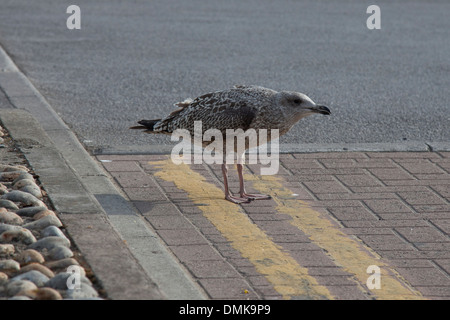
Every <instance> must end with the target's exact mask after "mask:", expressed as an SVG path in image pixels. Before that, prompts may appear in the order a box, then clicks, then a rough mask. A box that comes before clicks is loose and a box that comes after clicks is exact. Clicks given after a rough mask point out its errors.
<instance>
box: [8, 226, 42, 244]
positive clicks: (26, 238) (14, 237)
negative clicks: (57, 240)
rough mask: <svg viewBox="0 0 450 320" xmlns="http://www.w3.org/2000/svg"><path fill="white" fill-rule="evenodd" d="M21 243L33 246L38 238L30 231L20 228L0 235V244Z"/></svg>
mask: <svg viewBox="0 0 450 320" xmlns="http://www.w3.org/2000/svg"><path fill="white" fill-rule="evenodd" d="M14 241H16V242H21V243H24V244H32V243H34V242H36V238H35V237H34V235H33V234H32V233H31V231H30V230H28V229H24V228H20V229H11V230H8V231H5V232H3V233H2V234H0V243H1V242H3V243H5V242H14Z"/></svg>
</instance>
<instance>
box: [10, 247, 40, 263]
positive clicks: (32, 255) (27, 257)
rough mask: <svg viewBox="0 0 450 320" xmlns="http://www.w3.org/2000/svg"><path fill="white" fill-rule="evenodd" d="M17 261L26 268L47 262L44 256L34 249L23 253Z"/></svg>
mask: <svg viewBox="0 0 450 320" xmlns="http://www.w3.org/2000/svg"><path fill="white" fill-rule="evenodd" d="M17 261H18V262H19V263H20V265H22V266H24V265H27V264H29V263H33V262H37V263H44V261H45V260H44V257H43V256H42V254H40V253H39V252H38V251H36V250H34V249H27V250H24V251H22V252H21V253H20V254H19V255H18V256H17Z"/></svg>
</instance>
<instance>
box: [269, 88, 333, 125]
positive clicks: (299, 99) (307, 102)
mask: <svg viewBox="0 0 450 320" xmlns="http://www.w3.org/2000/svg"><path fill="white" fill-rule="evenodd" d="M275 100H276V102H277V104H278V106H279V107H280V110H281V112H282V113H283V114H284V116H285V117H286V118H288V119H292V120H293V121H295V122H296V121H298V120H300V119H301V118H304V117H306V116H309V115H311V114H314V113H320V114H326V115H329V114H331V111H330V109H328V107H326V106H324V105H319V104H316V103H315V102H314V101H312V100H311V98H309V97H308V96H307V95H306V94H303V93H299V92H291V91H281V92H278V93H277V94H276V95H275Z"/></svg>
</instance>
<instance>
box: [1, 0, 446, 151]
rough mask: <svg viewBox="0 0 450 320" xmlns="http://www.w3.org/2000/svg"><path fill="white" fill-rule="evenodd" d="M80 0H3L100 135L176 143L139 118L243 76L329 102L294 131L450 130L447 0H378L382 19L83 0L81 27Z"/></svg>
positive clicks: (350, 12) (64, 110)
mask: <svg viewBox="0 0 450 320" xmlns="http://www.w3.org/2000/svg"><path fill="white" fill-rule="evenodd" d="M69 4H72V3H65V2H61V1H57V0H34V1H29V0H0V44H1V45H2V46H3V48H4V49H5V50H6V51H7V52H8V53H9V54H10V56H11V57H12V59H13V60H14V62H15V63H16V64H17V65H18V66H19V68H20V69H21V70H22V71H23V72H24V73H25V74H26V75H27V76H28V77H29V79H30V80H31V81H32V83H33V84H34V85H35V86H36V88H37V89H38V90H39V91H40V92H41V93H42V94H43V95H44V97H45V98H46V99H47V100H48V102H49V103H50V104H51V105H52V107H53V108H54V109H55V110H56V111H57V112H58V113H59V114H60V116H61V117H62V118H63V120H64V121H65V122H66V123H67V124H68V125H69V126H70V127H71V128H72V129H73V130H74V132H75V133H76V134H77V135H78V136H79V138H80V140H81V141H84V142H86V143H87V144H88V145H92V146H94V147H97V148H104V147H111V148H116V147H117V148H120V147H123V146H128V147H129V148H130V146H131V148H133V146H145V145H149V144H161V143H168V141H169V140H168V139H167V138H166V137H156V136H149V135H143V134H140V133H138V132H136V131H130V130H128V127H129V126H131V125H133V124H134V123H135V121H136V120H139V119H142V118H158V117H161V116H163V115H165V114H166V113H168V112H170V111H171V109H173V106H172V105H173V104H174V103H176V102H178V101H181V100H184V99H185V98H188V97H192V98H194V97H196V96H198V95H200V94H203V93H206V92H209V91H215V90H220V89H225V88H228V87H230V86H232V85H234V84H258V85H262V86H266V87H269V88H273V89H276V90H293V91H300V92H303V93H306V94H308V95H309V96H310V97H311V98H312V99H313V100H315V101H316V102H319V103H321V104H326V105H328V106H329V107H330V109H331V110H332V116H330V117H323V116H320V115H317V116H313V117H310V118H306V119H303V120H302V121H301V122H300V123H299V124H297V125H296V126H295V127H294V129H292V130H291V131H290V133H289V134H288V135H286V136H285V137H284V138H283V139H282V142H289V143H372V142H393V143H403V142H405V141H423V142H440V141H449V140H450V130H449V128H450V112H449V111H450V94H449V93H450V91H449V88H450V73H449V72H450V54H449V52H450V36H449V35H450V34H449V33H450V32H449V30H450V19H449V18H448V13H449V12H450V2H448V1H447V0H440V1H432V2H430V1H407V0H402V1H396V2H395V3H392V2H391V1H377V4H378V5H379V6H380V8H381V30H369V29H368V28H367V27H366V20H367V18H368V17H369V14H367V13H366V9H367V6H368V5H369V3H365V2H361V1H357V0H353V1H351V0H347V1H331V0H329V1H326V0H324V1H293V0H280V1H270V0H262V1H260V0H258V1H257V0H250V1H237V0H232V1H210V0H208V1H206V0H192V1H174V0H164V1H138V0H135V1H119V0H111V1H88V0H77V1H76V4H77V5H78V6H80V8H81V30H68V29H67V27H66V19H67V18H68V17H69V14H67V13H66V8H67V7H68V6H69ZM370 4H372V3H370Z"/></svg>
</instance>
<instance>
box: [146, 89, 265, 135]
mask: <svg viewBox="0 0 450 320" xmlns="http://www.w3.org/2000/svg"><path fill="white" fill-rule="evenodd" d="M179 106H181V108H180V109H178V110H176V111H174V112H172V113H171V114H169V115H168V116H167V117H165V118H163V119H162V120H161V121H160V122H159V123H158V124H157V125H156V126H155V130H162V131H168V132H173V131H174V130H176V129H187V130H189V131H190V132H193V130H194V121H202V129H203V131H205V130H208V129H218V130H220V131H222V132H223V133H225V131H226V129H238V128H241V129H243V130H247V129H248V128H249V127H250V125H251V122H252V121H253V119H254V118H255V116H256V114H257V108H255V106H254V105H253V104H252V103H249V101H248V99H245V95H243V94H242V93H240V94H239V93H237V92H234V91H233V90H226V91H217V92H212V93H207V94H205V95H202V96H200V97H198V98H196V99H194V100H192V101H190V102H189V103H185V104H183V105H179Z"/></svg>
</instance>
